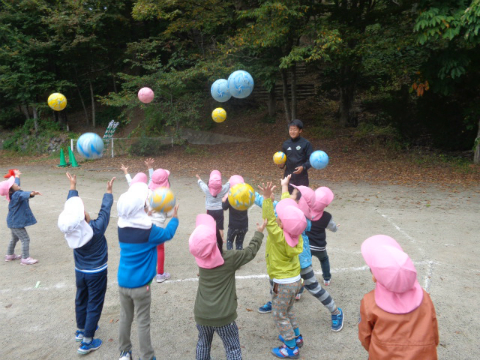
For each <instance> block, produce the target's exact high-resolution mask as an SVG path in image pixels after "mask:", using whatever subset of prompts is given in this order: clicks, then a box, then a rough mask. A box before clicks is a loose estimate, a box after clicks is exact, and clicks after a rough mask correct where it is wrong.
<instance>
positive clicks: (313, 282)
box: [300, 265, 337, 313]
mask: <svg viewBox="0 0 480 360" xmlns="http://www.w3.org/2000/svg"><path fill="white" fill-rule="evenodd" d="M300 276H301V277H302V279H303V285H304V286H305V287H306V288H307V290H308V292H309V293H310V294H312V295H313V296H315V297H316V298H317V299H318V300H320V302H321V303H322V304H323V305H324V306H325V307H326V308H327V309H328V311H330V312H331V313H333V312H334V311H335V310H337V305H335V301H333V299H332V297H331V296H330V294H329V293H328V291H327V290H325V289H324V288H322V287H321V286H320V284H319V283H318V281H317V278H316V277H315V274H314V272H313V268H312V266H311V265H310V266H309V267H307V268H305V269H302V270H301V272H300Z"/></svg>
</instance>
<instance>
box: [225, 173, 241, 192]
mask: <svg viewBox="0 0 480 360" xmlns="http://www.w3.org/2000/svg"><path fill="white" fill-rule="evenodd" d="M228 182H229V183H230V189H231V188H233V187H234V186H235V185H238V184H243V183H245V180H244V179H243V177H242V176H240V175H232V176H230V179H229V180H228Z"/></svg>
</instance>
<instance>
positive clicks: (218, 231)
mask: <svg viewBox="0 0 480 360" xmlns="http://www.w3.org/2000/svg"><path fill="white" fill-rule="evenodd" d="M217 247H218V250H220V254H222V255H223V239H222V235H220V230H218V229H217Z"/></svg>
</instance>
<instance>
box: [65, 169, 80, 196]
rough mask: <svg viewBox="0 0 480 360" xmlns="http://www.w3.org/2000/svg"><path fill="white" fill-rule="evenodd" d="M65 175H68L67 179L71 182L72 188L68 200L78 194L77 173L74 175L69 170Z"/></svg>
mask: <svg viewBox="0 0 480 360" xmlns="http://www.w3.org/2000/svg"><path fill="white" fill-rule="evenodd" d="M65 175H67V179H68V181H69V182H70V190H69V192H68V196H67V200H68V199H70V198H71V197H72V196H78V191H77V175H72V174H70V173H69V172H67V173H66V174H65Z"/></svg>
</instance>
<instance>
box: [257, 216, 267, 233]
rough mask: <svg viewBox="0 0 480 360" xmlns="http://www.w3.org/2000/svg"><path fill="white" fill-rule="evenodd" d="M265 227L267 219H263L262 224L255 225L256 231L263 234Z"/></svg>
mask: <svg viewBox="0 0 480 360" xmlns="http://www.w3.org/2000/svg"><path fill="white" fill-rule="evenodd" d="M266 226H267V219H263V223H262V224H261V225H260V224H259V223H257V231H258V232H261V233H263V230H265V227H266Z"/></svg>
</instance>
